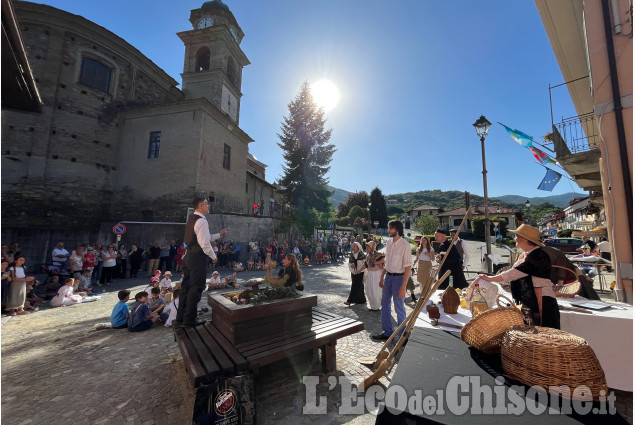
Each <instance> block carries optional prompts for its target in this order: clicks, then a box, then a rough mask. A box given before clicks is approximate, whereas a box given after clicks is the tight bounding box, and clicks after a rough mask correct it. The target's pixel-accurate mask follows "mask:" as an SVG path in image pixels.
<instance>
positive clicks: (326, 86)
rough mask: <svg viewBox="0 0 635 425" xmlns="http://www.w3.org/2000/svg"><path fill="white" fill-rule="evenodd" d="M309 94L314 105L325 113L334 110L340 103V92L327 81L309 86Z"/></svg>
mask: <svg viewBox="0 0 635 425" xmlns="http://www.w3.org/2000/svg"><path fill="white" fill-rule="evenodd" d="M311 94H312V95H313V99H315V103H317V105H318V106H321V107H322V108H324V110H325V111H327V112H328V111H330V110H331V109H333V108H335V107H336V106H337V104H338V102H339V101H340V91H339V90H338V89H337V87H336V86H335V84H333V83H332V82H330V81H329V80H320V81H316V82H315V83H313V84H311Z"/></svg>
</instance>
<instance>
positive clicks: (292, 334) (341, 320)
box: [236, 316, 355, 355]
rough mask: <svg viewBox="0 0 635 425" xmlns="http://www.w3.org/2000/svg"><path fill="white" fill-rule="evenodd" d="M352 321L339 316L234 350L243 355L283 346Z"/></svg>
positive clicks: (238, 346)
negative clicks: (297, 338)
mask: <svg viewBox="0 0 635 425" xmlns="http://www.w3.org/2000/svg"><path fill="white" fill-rule="evenodd" d="M354 321H355V320H354V319H350V318H347V317H341V316H340V317H339V318H338V319H335V320H329V321H324V322H319V323H317V324H314V325H313V326H311V328H310V329H306V328H295V329H292V330H290V331H289V332H288V333H287V334H285V335H281V336H278V337H275V338H261V339H259V340H256V341H253V342H249V343H245V344H239V345H237V346H236V348H237V349H238V351H240V352H241V353H243V355H244V353H245V352H246V351H251V350H254V349H257V348H262V347H264V346H271V345H280V344H285V343H287V342H289V341H291V340H293V339H294V338H296V337H298V336H301V335H306V334H314V333H316V332H319V331H320V330H322V329H326V328H331V327H333V326H339V325H344V324H346V323H349V322H354Z"/></svg>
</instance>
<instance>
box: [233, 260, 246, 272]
mask: <svg viewBox="0 0 635 425" xmlns="http://www.w3.org/2000/svg"><path fill="white" fill-rule="evenodd" d="M243 271H245V269H244V267H243V263H241V262H240V261H236V263H235V264H234V272H243Z"/></svg>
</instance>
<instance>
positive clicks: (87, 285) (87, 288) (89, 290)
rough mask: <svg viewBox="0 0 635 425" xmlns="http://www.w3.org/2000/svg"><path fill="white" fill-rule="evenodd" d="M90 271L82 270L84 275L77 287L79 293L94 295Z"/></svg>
mask: <svg viewBox="0 0 635 425" xmlns="http://www.w3.org/2000/svg"><path fill="white" fill-rule="evenodd" d="M90 273H91V272H90V270H88V269H84V270H82V274H81V276H80V278H79V283H78V285H77V290H78V291H79V292H86V295H93V287H92V284H91V280H90Z"/></svg>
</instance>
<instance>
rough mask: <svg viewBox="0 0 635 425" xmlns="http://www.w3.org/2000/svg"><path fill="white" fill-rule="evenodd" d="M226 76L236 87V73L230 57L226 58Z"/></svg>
mask: <svg viewBox="0 0 635 425" xmlns="http://www.w3.org/2000/svg"><path fill="white" fill-rule="evenodd" d="M227 78H228V79H229V81H231V83H232V84H233V85H234V86H236V87H238V74H237V73H236V65H234V60H233V59H232V58H227Z"/></svg>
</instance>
